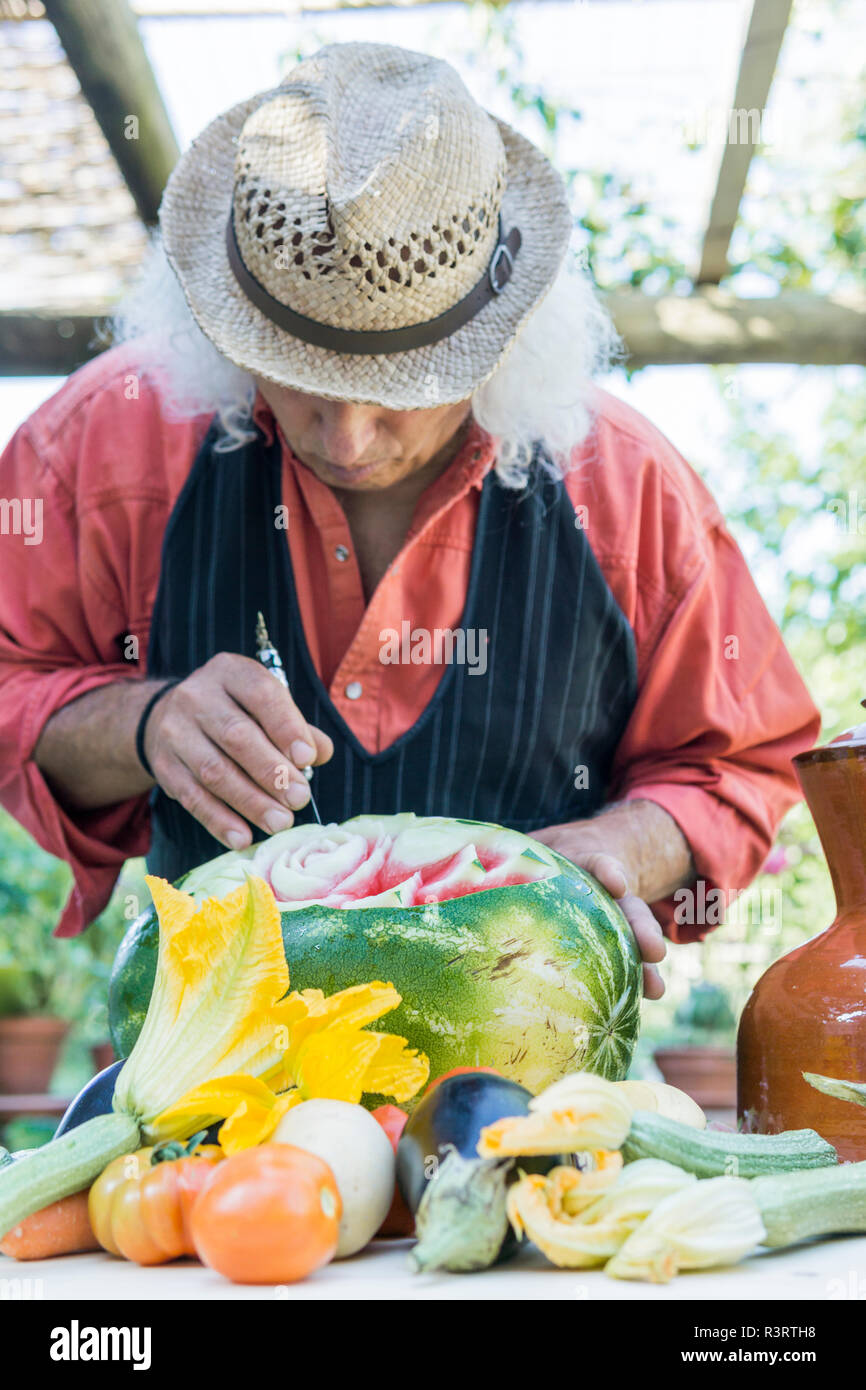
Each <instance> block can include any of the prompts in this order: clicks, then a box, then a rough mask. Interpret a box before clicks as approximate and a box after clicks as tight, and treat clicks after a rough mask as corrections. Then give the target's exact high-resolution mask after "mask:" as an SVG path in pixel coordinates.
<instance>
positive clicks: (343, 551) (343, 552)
mask: <svg viewBox="0 0 866 1390" xmlns="http://www.w3.org/2000/svg"><path fill="white" fill-rule="evenodd" d="M334 554H335V555H336V557H337V559H338V560H340V561H343V560H348V558H349V552H348V550H347V548H346V546H344V545H338V546H337V547H336V548H335V550H334Z"/></svg>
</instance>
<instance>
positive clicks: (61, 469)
mask: <svg viewBox="0 0 866 1390" xmlns="http://www.w3.org/2000/svg"><path fill="white" fill-rule="evenodd" d="M160 223H161V233H162V241H163V245H164V248H165V254H166V255H167V258H168V261H169V262H170V264H171V273H170V274H169V277H168V280H169V281H170V283H168V282H167V281H166V280H165V278H163V279H162V280H161V281H159V283H158V284H157V283H156V282H154V284H153V285H151V284H148V286H147V287H146V288H145V291H144V293H143V295H141V296H140V297H139V300H138V308H137V310H134V309H133V310H127V311H125V313H126V319H124V318H123V316H122V317H121V321H120V324H119V327H120V330H121V336H122V333H123V331H124V323H126V326H127V328H128V327H129V321H131V320H135V319H136V313H137V314H138V320H137V323H138V330H141V329H142V327H143V326H144V327H147V328H148V329H149V331H147V332H142V331H129V332H128V333H127V336H128V337H129V339H130V341H128V342H126V343H123V344H122V345H120V346H116V347H114V348H113V349H112V350H111V351H109V352H107V353H105V354H104V355H103V356H102V357H101V358H99V359H97V360H96V361H95V362H92V363H90V364H88V365H87V366H85V367H84V368H82V369H81V370H80V371H78V372H76V373H75V374H74V375H73V376H72V377H71V378H70V380H69V381H68V382H67V383H66V384H65V385H64V387H63V388H62V389H61V390H60V392H59V393H58V394H57V395H56V396H55V397H54V398H53V399H52V400H50V401H48V402H47V403H46V404H45V405H44V406H43V407H41V408H40V409H39V410H38V411H37V412H36V413H35V415H34V416H32V417H31V419H30V420H29V421H27V422H26V423H25V425H24V426H23V427H22V428H21V430H20V431H19V432H18V434H17V435H16V437H15V439H14V440H13V441H12V443H11V444H10V446H9V448H8V450H7V451H6V454H5V456H4V460H3V477H2V490H3V492H4V494H5V495H8V496H15V495H30V494H32V493H33V492H34V491H36V492H38V495H39V496H40V498H41V499H42V502H43V505H44V534H45V544H44V546H43V547H42V548H41V549H40V550H39V551H38V553H37V552H36V551H34V550H33V549H32V548H29V547H28V546H27V545H26V544H25V542H24V539H23V538H15V537H10V538H7V539H6V540H5V541H4V546H5V547H6V553H7V557H8V558H7V564H6V565H5V566H4V577H3V580H2V639H0V640H2V647H0V682H2V726H0V751H2V768H3V772H2V778H3V782H2V795H3V800H4V803H5V804H6V805H7V806H8V807H9V809H10V810H11V812H12V814H13V815H15V816H17V817H18V819H19V820H20V821H21V822H22V823H23V824H24V825H26V826H27V827H28V828H29V829H30V830H31V831H32V832H33V834H34V835H35V836H36V837H37V839H38V840H39V841H40V843H42V844H43V845H45V846H46V847H47V848H48V849H50V850H52V851H53V852H54V853H56V854H59V855H61V856H62V857H64V858H66V859H68V860H69V862H70V863H71V864H72V866H73V868H74V871H75V877H76V886H75V890H74V893H73V896H72V899H71V900H70V904H69V905H68V907H67V910H66V913H65V916H64V918H63V920H62V922H61V925H60V928H59V931H60V932H61V934H69V933H72V932H75V931H78V930H80V929H81V928H82V927H83V926H84V925H85V924H86V923H87V921H89V920H90V919H91V918H92V917H93V916H94V915H95V914H96V913H97V912H98V911H99V910H100V909H101V908H102V906H103V905H104V904H105V902H106V900H107V898H108V895H109V893H110V891H111V887H112V885H113V883H114V881H115V878H116V875H117V872H118V870H119V867H120V865H121V864H122V862H123V860H124V858H125V857H127V856H128V855H132V854H138V853H141V852H143V851H144V850H145V849H148V848H149V864H150V865H151V867H152V869H153V870H154V871H155V872H159V873H162V874H164V875H165V876H167V877H169V878H174V877H175V876H176V875H177V874H179V873H181V872H183V871H184V870H186V869H188V868H190V867H191V866H192V865H193V864H196V863H199V862H202V861H204V860H206V859H208V858H209V857H211V856H212V855H214V854H216V853H218V852H219V850H220V848H221V847H226V846H228V847H231V848H239V847H241V846H243V845H246V844H248V843H249V842H250V838H251V836H252V835H253V833H255V834H256V835H258V836H260V835H261V834H268V833H272V832H275V831H277V830H280V829H282V828H284V827H286V826H289V825H291V824H292V822H293V818H294V817H295V815H296V814H297V813H298V812H301V813H302V814H303V817H304V819H306V820H309V819H310V811H309V806H308V796H309V790H308V785H307V781H306V778H305V776H304V772H303V769H304V768H306V767H307V766H308V765H313V766H315V768H316V772H315V774H314V776H315V794H316V798H317V802H318V805H319V808H320V810H321V813H322V817H323V819H324V820H325V821H326V822H327V821H339V820H343V819H345V818H347V817H348V816H351V815H354V814H359V813H361V812H364V811H379V812H383V813H384V812H396V811H399V810H415V811H417V812H420V813H426V814H442V815H452V816H464V817H469V818H476V819H481V820H492V821H500V822H503V823H505V824H508V825H512V826H515V827H516V828H518V829H521V830H524V831H528V832H530V833H533V834H536V835H537V836H538V838H539V839H541V840H543V841H545V842H546V843H547V844H550V845H552V846H554V847H555V848H557V849H558V850H560V851H561V852H562V853H563V854H565V855H567V856H568V857H570V858H571V859H572V860H574V861H575V862H576V863H579V864H581V865H583V866H584V867H586V868H587V869H588V870H590V871H591V872H592V873H594V874H596V875H597V877H598V878H599V879H600V880H601V881H602V882H603V883H605V885H606V886H607V887H608V888H609V890H610V891H611V892H612V893H614V894H615V895H616V896H617V897H619V898H620V899H621V901H622V903H623V906H624V908H625V910H626V913H627V915H628V917H629V920H630V921H631V923H632V926H633V928H634V930H635V933H636V936H637V939H638V941H639V943H640V946H641V949H642V952H643V955H644V959H645V961H646V962H647V965H646V967H645V987H646V990H647V992H648V993H649V994H650V995H654V996H655V995H658V994H659V993H660V991H661V981H660V978H659V976H658V972H657V971H656V970H655V968H654V964H655V963H657V962H658V961H659V960H660V959H661V958H662V956H663V954H664V945H663V941H662V932H661V927H660V924H662V925H663V926H664V927H665V929H666V930H667V932H668V934H669V935H671V936H673V937H674V938H675V939H689V938H690V937H694V936H696V935H697V936H699V935H701V934H702V933H703V931H704V930H705V929H706V926H707V925H708V924H700V923H699V924H698V925H697V926H692V927H688V928H683V927H681V926H680V925H679V924H678V922H677V920H676V916H675V913H674V910H673V905H672V901H671V895H672V894H673V893H674V892H675V891H677V890H680V889H683V888H686V889H688V888H689V886H690V885H693V884H694V883H695V880H696V878H700V879H705V880H708V881H709V883H711V884H713V885H715V886H720V887H722V888H725V889H738V888H741V887H743V886H744V885H745V884H746V883H748V881H749V880H750V878H751V877H752V876H753V875H754V873H755V872H756V871H757V869H758V868H759V867H760V864H761V862H762V860H763V858H764V856H765V854H766V852H767V849H768V848H769V846H770V844H771V842H772V838H773V834H774V831H775V827H776V825H777V823H778V821H779V819H780V817H781V815H782V814H783V812H784V811H785V810H786V809H787V807H788V806H789V805H790V804H791V803H792V802H793V800H794V799H795V797H796V790H795V786H794V782H793V778H792V774H791V770H790V758H791V756H792V755H793V754H794V753H796V752H798V751H800V750H801V749H803V748H805V747H807V746H808V745H809V744H810V743H811V742H812V741H813V740H814V736H815V733H816V731H817V720H816V715H815V711H814V708H813V706H812V704H811V702H810V700H809V698H808V696H807V694H806V691H805V690H804V688H803V686H802V683H801V682H800V680H799V678H798V676H797V674H796V672H795V670H794V668H793V666H792V663H791V662H790V659H789V658H788V656H787V654H786V652H785V650H784V647H783V646H782V643H781V639H780V636H779V634H778V632H777V630H776V628H775V627H774V625H773V623H772V621H771V620H770V618H769V616H768V614H767V612H766V610H765V608H764V606H763V604H762V602H761V600H760V598H759V597H758V595H757V593H756V591H755V589H754V586H753V584H752V582H751V580H750V578H749V576H748V573H747V571H746V568H745V565H744V563H743V560H742V557H741V556H740V554H739V552H738V550H737V548H736V546H735V545H734V543H733V541H732V540H731V538H730V536H729V535H728V533H727V532H726V530H725V528H724V525H723V522H722V519H721V517H720V515H719V513H718V511H717V509H716V507H715V505H714V503H713V502H712V499H711V498H710V497H709V496H708V494H707V492H706V490H705V489H704V488H703V487H702V485H701V484H700V482H699V481H698V479H697V478H696V476H695V475H694V474H693V473H692V472H691V470H690V469H689V468H688V466H687V465H686V464H685V463H684V462H683V460H682V459H681V458H680V457H679V456H678V455H677V454H676V452H675V450H673V448H672V447H671V446H670V445H669V444H668V443H667V441H666V440H664V439H663V438H662V437H661V436H660V435H659V434H658V433H657V431H655V430H654V429H653V428H652V427H651V426H650V425H649V424H648V423H647V422H646V421H644V420H642V419H641V418H640V417H639V416H638V415H637V414H636V413H635V412H633V411H631V410H629V409H628V408H626V407H625V406H623V405H621V404H620V403H618V402H616V401H615V400H613V399H612V398H609V397H607V396H605V395H604V393H602V392H598V391H593V390H592V389H591V388H590V387H589V385H588V383H587V381H586V380H585V376H586V372H587V369H588V367H589V366H591V364H592V361H593V359H594V358H595V359H598V360H603V359H604V357H605V346H606V345H609V331H608V326H607V324H606V320H605V319H604V316H603V315H602V313H601V311H600V310H599V308H598V306H597V305H596V304H595V302H594V300H593V299H592V296H591V294H590V293H589V291H588V290H587V286H586V284H585V281H583V280H582V279H580V278H579V277H574V276H568V275H567V274H560V271H561V269H562V267H563V264H564V261H565V256H566V249H567V244H568V239H569V233H570V227H571V218H570V214H569V211H568V207H567V204H566V200H565V196H564V190H563V185H562V183H561V180H560V179H559V177H558V175H557V174H556V173H555V172H554V170H553V169H552V168H551V166H550V165H549V163H548V162H547V161H546V160H545V159H544V157H543V156H542V155H541V154H540V153H539V151H538V150H536V149H535V147H534V146H532V145H531V144H530V143H529V142H528V141H526V140H525V139H523V138H522V137H521V136H519V135H517V134H516V132H514V131H513V130H511V129H510V127H508V126H507V125H505V124H504V123H503V122H500V121H498V120H495V119H494V118H493V117H491V116H490V115H489V114H488V113H487V112H485V111H484V110H482V109H481V108H480V107H478V106H477V105H476V104H475V103H474V101H473V100H472V99H471V97H470V96H469V94H468V93H467V91H466V89H465V88H464V86H463V84H462V82H461V81H460V80H459V78H458V77H457V75H456V74H455V73H454V72H453V70H452V69H451V68H450V67H449V66H448V65H447V64H444V63H442V62H439V61H435V60H432V59H429V58H427V57H425V56H423V55H420V54H414V53H409V52H404V51H402V50H400V49H395V48H391V47H388V46H382V45H374V44H344V45H334V46H331V47H329V48H326V49H324V50H322V52H320V53H319V54H317V55H316V56H315V57H314V58H312V59H310V60H308V61H306V62H304V63H302V64H300V65H299V66H298V67H297V68H296V69H295V70H294V71H293V72H292V73H291V74H290V75H289V77H288V78H287V79H286V81H285V82H284V83H283V84H282V85H281V87H280V88H278V89H276V90H275V91H272V92H267V93H263V94H259V95H258V96H256V97H253V98H251V99H250V100H249V101H246V102H243V103H241V104H240V106H238V107H235V108H233V109H232V110H230V111H229V112H227V113H225V114H224V115H223V116H221V117H219V118H218V119H217V120H216V121H214V122H213V123H212V124H211V125H210V126H209V127H208V128H207V130H205V131H204V132H203V133H202V135H201V136H200V137H199V138H198V140H197V141H196V142H195V143H194V144H193V146H192V147H191V148H190V149H189V150H188V151H187V152H186V153H185V154H184V156H183V157H182V158H181V160H180V162H179V164H178V166H177V168H176V169H175V171H174V172H173V174H172V177H171V179H170V181H169V184H168V187H167V189H166V193H165V196H164V199H163V204H162V208H161V213H160ZM174 277H176V278H174ZM178 285H179V286H180V288H181V289H182V292H183V296H182V297H181V296H180V294H179V293H178ZM552 286H553V289H551V287H552ZM172 291H173V292H172ZM190 313H191V315H192V318H191V317H190ZM148 314H150V316H151V317H150V319H148ZM193 319H194V320H195V322H193ZM148 354H150V358H148ZM148 361H150V364H151V367H152V368H153V369H152V370H151V369H150V368H149V367H148ZM157 365H158V366H159V368H160V369H159V370H157ZM251 406H252V409H250V407H251ZM19 539H20V544H19V543H18V541H19ZM259 610H261V611H262V612H263V613H264V614H265V617H266V621H267V624H268V627H269V629H270V633H271V636H272V638H273V640H274V642H275V644H276V646H277V648H278V650H279V651H280V652H281V654H282V658H283V661H284V664H285V667H286V672H287V677H288V686H289V690H288V693H287V692H286V690H285V689H283V688H282V687H281V686H280V685H279V684H278V683H277V682H276V681H275V680H274V679H273V677H272V675H271V674H270V673H268V672H267V671H265V670H264V668H263V667H262V666H261V665H260V664H258V663H257V662H256V661H255V659H254V657H255V622H256V615H257V612H258V611H259ZM437 631H438V632H439V633H440V635H441V634H443V633H445V634H450V635H451V639H453V638H454V635H455V633H456V634H458V635H460V636H462V638H463V646H462V648H461V647H460V645H459V644H456V645H455V644H454V642H453V640H452V655H453V651H454V650H455V649H456V650H457V651H458V652H459V651H461V650H462V651H463V652H464V656H465V654H466V653H468V652H469V651H470V650H471V651H473V652H474V653H475V657H476V659H475V660H474V662H473V663H472V664H470V663H469V661H468V660H463V661H462V663H458V662H456V661H451V662H450V663H449V662H447V661H446V662H443V661H442V660H441V659H439V660H437V659H436V655H435V652H436V650H437V649H436V645H435V641H434V639H435V636H436V633H437ZM407 632H408V649H407V646H406V642H405V640H404V638H405V636H406V633H407ZM394 634H400V641H399V642H397V644H396V646H395V642H394ZM418 634H420V637H421V639H422V640H421V642H420V647H419V650H421V651H422V660H421V661H420V662H417V661H416V660H414V659H413V656H412V651H413V647H412V643H413V642H414V641H415V638H416V636H417V635H418ZM425 634H426V638H427V639H428V640H427V645H426V646H425V640H424V638H425ZM441 645H442V643H441V637H440V641H439V651H440V654H441ZM407 650H408V654H407ZM424 651H426V652H427V656H426V657H424V656H423V652H424ZM647 903H651V904H653V905H654V911H653V912H651V911H650V910H649V908H648V906H647ZM692 920H693V918H692Z"/></svg>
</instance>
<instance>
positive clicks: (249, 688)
mask: <svg viewBox="0 0 866 1390" xmlns="http://www.w3.org/2000/svg"><path fill="white" fill-rule="evenodd" d="M213 660H214V661H218V660H219V658H218V657H214V658H213ZM219 675H220V678H221V680H222V682H223V687H224V689H225V690H226V691H227V692H228V693H229V695H231V697H232V699H233V700H235V701H237V703H238V704H239V705H240V706H241V707H242V708H243V709H245V710H246V712H247V714H249V715H251V717H252V718H253V719H254V720H255V721H256V723H257V724H259V725H261V727H262V729H264V731H265V733H266V734H267V736H268V738H269V739H270V740H271V743H273V744H274V745H275V747H277V748H278V749H279V750H280V751H281V752H282V754H283V756H284V757H290V758H291V760H292V762H293V763H294V764H295V766H296V767H305V766H306V765H307V764H308V763H311V762H313V761H316V760H317V756H318V751H319V749H318V744H317V742H316V737H315V734H314V732H313V730H312V728H311V727H310V725H309V724H308V723H307V721H306V719H305V718H304V716H303V715H302V714H301V711H300V710H299V709H298V707H297V705H296V704H295V702H294V700H293V699H292V696H291V694H290V692H289V691H288V690H287V689H286V687H285V686H284V685H281V684H280V683H279V682H278V681H275V680H274V678H273V676H272V675H271V674H270V672H269V671H266V670H265V668H264V667H263V666H262V665H260V664H259V662H257V661H253V660H252V658H251V657H238V656H234V657H232V658H226V660H225V662H224V664H223V667H221V668H220V670H219ZM328 742H330V740H328Z"/></svg>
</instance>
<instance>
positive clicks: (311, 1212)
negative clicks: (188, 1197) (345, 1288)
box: [191, 1144, 343, 1284]
mask: <svg viewBox="0 0 866 1390" xmlns="http://www.w3.org/2000/svg"><path fill="white" fill-rule="evenodd" d="M342 1214H343V1204H342V1202H341V1201H340V1194H339V1192H338V1190H337V1184H336V1182H335V1180H334V1174H333V1173H332V1172H331V1169H330V1168H329V1167H328V1165H327V1163H325V1162H324V1160H323V1159H321V1158H317V1157H316V1155H315V1154H311V1153H307V1152H306V1151H305V1150H304V1149H296V1148H295V1147H294V1145H292V1144H261V1145H259V1147H258V1148H253V1149H243V1150H242V1151H241V1152H240V1153H236V1154H233V1155H232V1157H231V1158H227V1159H226V1160H225V1162H224V1163H221V1164H220V1165H219V1167H218V1168H217V1169H216V1170H215V1172H213V1173H212V1174H211V1176H210V1178H209V1180H208V1182H207V1183H206V1185H205V1187H204V1188H203V1190H202V1192H201V1194H200V1195H199V1198H198V1200H197V1202H196V1204H195V1206H194V1207H193V1212H192V1221H191V1228H192V1238H193V1241H194V1242H195V1248H196V1250H197V1251H198V1254H199V1258H200V1259H201V1260H202V1261H203V1262H204V1264H206V1265H209V1266H210V1268H211V1269H215V1270H217V1272H218V1273H219V1274H224V1275H225V1277H226V1278H227V1279H231V1280H233V1282H234V1283H236V1284H291V1283H294V1282H295V1280H297V1279H304V1278H306V1276H307V1275H308V1274H312V1272H313V1270H316V1269H319V1268H320V1267H321V1266H322V1265H324V1264H327V1262H328V1260H330V1259H333V1256H334V1253H335V1251H336V1249H337V1239H338V1236H339V1228H340V1217H341V1216H342Z"/></svg>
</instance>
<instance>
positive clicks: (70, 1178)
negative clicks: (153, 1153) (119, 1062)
mask: <svg viewBox="0 0 866 1390" xmlns="http://www.w3.org/2000/svg"><path fill="white" fill-rule="evenodd" d="M140 1142H141V1137H140V1133H139V1128H138V1123H137V1121H136V1120H134V1119H133V1118H132V1116H131V1115H117V1114H110V1115H97V1116H96V1118H95V1119H93V1120H87V1121H86V1122H85V1123H84V1124H83V1125H79V1126H78V1128H77V1129H71V1130H69V1132H68V1133H67V1134H64V1135H63V1137H62V1138H60V1139H51V1140H49V1142H48V1143H47V1144H44V1145H43V1146H42V1148H41V1149H35V1150H34V1152H33V1153H31V1154H28V1155H27V1156H26V1158H20V1159H16V1161H15V1162H14V1163H10V1164H9V1165H8V1166H6V1167H3V1168H2V1169H0V1238H2V1236H4V1235H6V1233H7V1231H11V1230H12V1228H13V1227H14V1226H16V1225H17V1224H18V1222H19V1221H23V1220H24V1218H25V1217H26V1216H31V1215H32V1214H33V1212H34V1211H41V1210H42V1208H43V1207H48V1206H50V1205H51V1203H52V1202H59V1201H60V1198H61V1197H71V1196H72V1194H73V1192H80V1191H81V1189H82V1188H84V1187H87V1186H88V1185H89V1184H90V1183H92V1182H93V1181H94V1179H95V1178H98V1177H99V1174H100V1173H101V1172H102V1170H103V1168H105V1167H106V1165H107V1164H109V1163H110V1162H111V1160H112V1159H114V1158H119V1157H120V1155H121V1154H127V1153H132V1152H133V1150H135V1149H137V1148H138V1146H139V1144H140Z"/></svg>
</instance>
